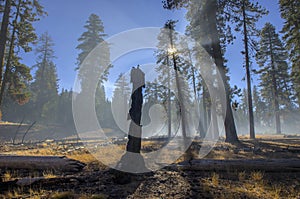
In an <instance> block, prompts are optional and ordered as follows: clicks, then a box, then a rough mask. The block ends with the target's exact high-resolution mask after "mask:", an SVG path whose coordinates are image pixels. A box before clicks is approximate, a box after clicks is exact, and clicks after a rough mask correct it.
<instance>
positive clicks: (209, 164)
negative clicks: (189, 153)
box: [169, 159, 300, 172]
mask: <svg viewBox="0 0 300 199" xmlns="http://www.w3.org/2000/svg"><path fill="white" fill-rule="evenodd" d="M169 167H171V168H174V167H176V168H178V169H181V170H194V171H219V172H233V171H264V172H300V159H241V160H211V159H210V160H209V159H202V160H191V161H184V162H181V163H179V164H173V165H170V166H169Z"/></svg>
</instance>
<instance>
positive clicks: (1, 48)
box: [0, 0, 11, 119]
mask: <svg viewBox="0 0 300 199" xmlns="http://www.w3.org/2000/svg"><path fill="white" fill-rule="evenodd" d="M10 9H11V0H6V3H5V8H4V13H3V17H2V24H1V32H0V86H2V85H3V84H4V80H3V76H2V74H3V69H4V54H5V47H6V42H7V29H8V24H9V14H10ZM2 98H3V95H2V94H0V111H1V106H2ZM0 119H1V118H0Z"/></svg>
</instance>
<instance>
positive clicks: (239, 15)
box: [227, 0, 268, 139]
mask: <svg viewBox="0 0 300 199" xmlns="http://www.w3.org/2000/svg"><path fill="white" fill-rule="evenodd" d="M227 9H228V12H230V13H231V16H229V17H230V18H231V19H233V20H229V21H231V22H234V23H236V27H235V30H236V31H239V32H241V33H242V34H243V36H244V39H243V41H244V51H242V54H244V55H245V65H246V79H247V91H248V94H247V95H248V97H247V99H248V105H249V106H248V112H249V114H248V116H249V130H250V138H251V139H255V129H254V115H253V102H252V86H251V80H252V79H251V71H250V52H251V51H255V48H256V41H255V39H254V37H256V36H258V30H257V28H256V23H257V21H258V20H259V19H260V18H261V17H262V16H263V15H265V14H267V13H268V12H267V11H266V10H265V9H264V8H262V7H261V6H260V5H259V4H258V3H254V2H251V1H250V0H238V1H229V3H228V6H227Z"/></svg>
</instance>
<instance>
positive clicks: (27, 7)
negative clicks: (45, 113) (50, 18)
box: [0, 0, 45, 107]
mask: <svg viewBox="0 0 300 199" xmlns="http://www.w3.org/2000/svg"><path fill="white" fill-rule="evenodd" d="M44 14H45V13H44V11H43V7H42V6H41V5H40V4H39V2H38V1H37V0H30V1H21V0H19V1H10V0H7V1H6V5H5V11H4V14H3V23H2V27H1V39H0V40H1V41H0V45H1V50H0V84H1V92H0V107H1V105H2V100H3V97H4V96H7V95H6V93H5V92H6V91H8V92H7V93H14V94H15V95H14V96H13V97H14V98H15V99H16V100H21V101H23V102H24V101H27V100H28V96H29V95H28V92H27V91H26V86H27V85H28V81H30V80H31V75H30V70H29V67H27V66H26V65H24V64H22V63H21V62H20V61H21V58H20V57H19V56H18V53H19V52H20V51H21V50H22V51H23V52H25V53H26V52H30V51H31V50H32V47H31V46H30V45H31V44H33V43H34V42H35V41H36V39H37V36H36V34H35V32H34V27H33V25H32V23H33V22H35V21H37V20H39V17H40V16H43V15H44ZM9 16H10V18H9ZM8 29H10V30H11V31H8ZM6 47H7V50H5V49H6ZM5 51H6V52H7V54H6V56H4V52H5ZM4 66H5V67H4ZM3 71H4V74H3V73H2V72H3ZM2 74H3V76H2ZM16 97H17V98H16Z"/></svg>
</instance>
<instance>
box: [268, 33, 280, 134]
mask: <svg viewBox="0 0 300 199" xmlns="http://www.w3.org/2000/svg"><path fill="white" fill-rule="evenodd" d="M269 43H270V56H271V67H272V90H273V95H274V99H273V100H274V101H273V103H274V110H275V126H276V134H281V121H280V110H279V102H278V89H277V81H276V75H275V72H276V68H275V60H274V54H273V50H274V49H273V44H272V40H271V32H270V29H269Z"/></svg>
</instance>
